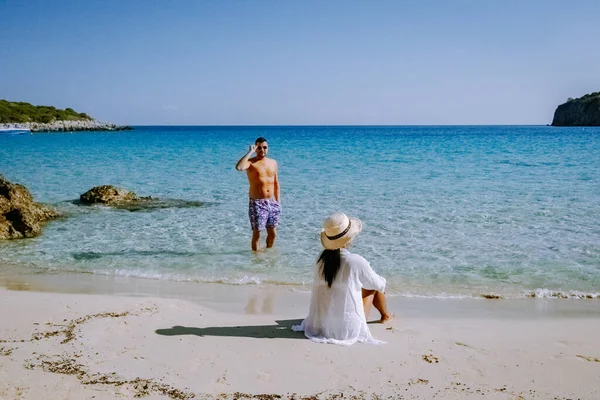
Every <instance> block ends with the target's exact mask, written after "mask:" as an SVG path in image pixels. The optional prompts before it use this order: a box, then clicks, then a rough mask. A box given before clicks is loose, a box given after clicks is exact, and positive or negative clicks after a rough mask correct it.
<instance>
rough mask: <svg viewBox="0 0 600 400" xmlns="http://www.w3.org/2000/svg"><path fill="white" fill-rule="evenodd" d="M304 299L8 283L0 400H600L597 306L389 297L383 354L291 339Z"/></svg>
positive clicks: (121, 282) (266, 291)
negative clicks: (51, 398)
mask: <svg viewBox="0 0 600 400" xmlns="http://www.w3.org/2000/svg"><path fill="white" fill-rule="evenodd" d="M58 282H61V284H62V285H63V286H62V287H61V286H60V285H58ZM7 288H8V289H11V290H8V289H7ZM65 291H70V292H71V293H61V292H65ZM73 292H74V293H73ZM309 297H310V296H309V294H308V293H300V292H295V291H293V290H290V289H286V288H282V287H272V286H271V287H270V286H261V285H245V286H230V285H222V284H200V283H193V282H180V283H177V282H163V281H154V280H146V279H132V278H127V279H119V278H115V277H100V278H99V277H97V276H87V275H73V276H68V275H67V276H65V275H60V276H58V275H57V276H55V277H52V276H47V277H36V276H27V277H16V276H15V277H12V278H4V279H3V280H2V281H1V282H0V303H1V304H2V305H3V307H1V308H0V320H2V321H3V323H2V324H0V341H1V342H0V371H1V372H0V399H13V398H21V399H37V398H41V397H43V394H44V393H47V392H48V391H52V392H54V393H55V396H58V397H60V398H65V399H81V398H92V396H95V399H109V398H115V397H124V398H133V397H134V396H136V395H147V396H148V397H146V398H153V399H159V398H160V399H163V398H164V399H168V398H171V399H183V398H201V399H216V398H220V399H234V398H261V399H272V398H290V399H291V398H296V399H300V398H306V399H326V398H338V399H339V398H340V397H341V395H342V394H343V396H344V398H354V399H367V398H369V399H370V398H394V399H396V398H405V399H429V398H434V397H435V398H444V399H454V398H481V396H482V395H484V396H486V398H489V397H491V398H494V399H530V398H540V399H545V398H557V399H566V398H580V399H594V398H598V396H599V395H600V390H599V389H598V388H599V387H600V385H599V384H598V383H599V382H600V374H598V371H599V368H600V344H599V343H598V341H597V339H596V332H598V330H599V329H600V318H599V316H600V310H599V309H598V307H597V304H596V302H595V301H593V300H591V301H586V300H561V299H525V300H485V299H466V300H464V299H463V300H441V299H406V298H400V297H391V298H389V306H390V309H391V310H393V311H394V312H396V314H397V317H396V318H395V319H394V320H392V321H391V322H390V323H389V324H383V325H382V324H370V325H369V326H370V328H371V330H372V333H373V335H374V336H375V337H376V338H378V339H381V340H384V341H386V342H388V343H387V344H386V345H382V346H371V345H364V344H356V345H354V346H351V347H348V348H346V347H340V346H333V345H322V344H316V343H312V342H310V341H309V340H307V339H304V337H303V336H302V334H301V333H295V332H292V331H291V330H290V329H289V327H290V326H291V325H292V324H295V323H297V322H299V320H300V319H302V318H303V317H304V316H305V313H306V312H307V309H308V302H309ZM371 317H372V318H371V319H375V317H376V316H374V315H372V316H371ZM261 396H262V397H261Z"/></svg>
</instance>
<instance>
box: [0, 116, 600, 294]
mask: <svg viewBox="0 0 600 400" xmlns="http://www.w3.org/2000/svg"><path fill="white" fill-rule="evenodd" d="M258 136H264V137H265V138H267V140H268V142H269V146H270V150H269V156H270V157H273V158H275V159H276V160H277V161H278V163H279V169H280V171H279V177H280V182H281V188H282V189H281V196H282V205H283V219H282V224H281V226H280V228H279V236H278V238H277V241H276V245H275V248H274V249H271V250H269V251H265V252H260V253H253V252H251V251H250V237H251V231H250V225H249V222H248V215H247V213H248V209H247V207H248V200H247V196H248V194H247V193H248V183H247V179H246V176H245V173H241V172H238V171H236V170H235V168H234V166H235V164H236V162H237V160H238V159H239V158H240V157H241V156H242V155H244V153H245V152H246V150H247V148H248V146H249V145H250V144H252V143H253V142H254V140H255V139H256V138H257V137H258ZM0 173H1V174H3V175H4V176H5V177H6V178H7V179H8V180H10V181H12V182H15V183H21V184H23V185H25V186H26V187H27V188H28V189H29V190H30V191H31V193H32V195H33V196H34V198H35V199H36V201H40V202H44V203H49V204H50V205H52V206H54V207H55V208H57V209H58V210H60V211H61V212H63V213H64V214H65V215H66V216H67V217H66V218H64V219H61V220H57V221H54V222H51V223H49V224H48V225H46V227H45V229H44V232H43V234H42V235H41V236H39V237H37V238H33V239H26V240H15V241H3V242H0V265H4V266H3V267H0V275H2V274H4V275H6V274H14V273H19V274H25V275H28V274H64V273H75V274H78V273H88V274H89V273H92V274H98V275H109V276H131V277H143V278H150V279H160V280H173V281H198V282H218V283H223V284H236V285H242V284H260V285H264V284H277V285H289V287H290V288H291V289H296V290H308V288H309V286H308V284H309V283H310V280H311V273H312V264H313V262H314V261H315V259H316V257H317V256H318V254H319V252H320V248H321V247H320V242H319V239H318V237H319V231H320V227H321V224H322V221H323V220H324V218H325V217H326V216H327V215H328V214H329V213H331V212H334V211H343V212H346V213H347V214H349V215H351V216H355V217H358V218H360V219H361V220H362V221H363V224H364V230H363V232H362V233H361V235H360V236H359V237H358V239H357V240H356V242H355V244H354V247H353V249H352V251H355V252H358V253H360V254H362V255H363V256H365V257H366V258H367V259H368V260H369V261H370V262H371V265H372V266H373V268H374V269H375V270H376V271H378V272H379V273H380V274H382V275H384V276H385V277H386V278H387V279H388V282H389V288H388V292H390V293H391V294H396V295H402V296H423V297H443V298H454V297H479V296H480V295H482V294H497V295H502V296H504V297H507V298H524V297H527V296H531V295H532V294H536V295H537V296H542V297H550V296H568V297H572V298H579V297H583V298H585V297H586V296H587V297H591V298H596V299H598V298H599V297H598V293H599V292H600V128H555V127H547V126H422V127H420V126H400V127H392V126H385V127H367V126H360V127H356V126H339V127H330V126H327V127H275V126H273V127H136V129H135V130H134V131H125V132H80V133H64V134H63V133H60V134H57V133H47V134H45V133H39V134H33V135H28V136H4V137H3V136H0ZM103 184H112V185H116V186H121V187H124V188H126V189H129V190H132V191H135V192H136V193H137V194H138V195H140V196H152V197H157V198H160V199H181V200H191V201H199V202H202V203H203V205H202V206H200V207H187V208H185V207H184V208H177V207H171V208H164V209H154V210H145V211H144V210H141V211H134V212H132V211H126V210H115V209H111V208H106V207H102V206H93V207H87V206H78V205H76V204H74V203H73V201H74V200H76V199H78V198H79V195H80V194H82V193H84V192H85V191H87V190H89V189H90V188H92V187H94V186H98V185H103Z"/></svg>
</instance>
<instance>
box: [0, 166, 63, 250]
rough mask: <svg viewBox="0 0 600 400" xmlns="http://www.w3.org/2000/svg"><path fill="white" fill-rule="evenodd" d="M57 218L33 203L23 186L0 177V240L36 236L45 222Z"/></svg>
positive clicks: (49, 211)
mask: <svg viewBox="0 0 600 400" xmlns="http://www.w3.org/2000/svg"><path fill="white" fill-rule="evenodd" d="M57 217H59V214H58V213H57V212H56V211H55V210H53V209H51V208H49V207H46V206H44V205H41V204H38V203H35V202H34V201H33V198H32V197H31V194H30V193H29V190H27V188H25V186H22V185H19V184H17V183H10V182H9V181H7V180H6V179H4V177H3V176H2V175H0V239H20V238H27V237H34V236H37V235H39V234H40V233H41V232H42V224H43V223H44V222H45V221H48V220H50V219H54V218H57Z"/></svg>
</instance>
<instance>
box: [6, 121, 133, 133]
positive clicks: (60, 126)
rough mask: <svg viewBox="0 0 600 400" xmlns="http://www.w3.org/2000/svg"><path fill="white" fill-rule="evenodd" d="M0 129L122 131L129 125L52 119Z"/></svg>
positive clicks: (9, 125)
mask: <svg viewBox="0 0 600 400" xmlns="http://www.w3.org/2000/svg"><path fill="white" fill-rule="evenodd" d="M0 129H27V130H29V131H31V132H76V131H124V130H132V129H133V128H132V127H131V126H119V125H115V124H111V123H109V122H100V121H96V120H93V119H92V120H75V121H54V122H50V123H47V124H46V123H41V122H25V123H16V122H15V123H8V124H0Z"/></svg>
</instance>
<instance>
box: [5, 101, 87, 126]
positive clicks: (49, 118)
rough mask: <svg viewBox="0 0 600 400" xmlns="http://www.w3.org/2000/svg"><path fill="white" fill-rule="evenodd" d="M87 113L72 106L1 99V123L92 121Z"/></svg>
mask: <svg viewBox="0 0 600 400" xmlns="http://www.w3.org/2000/svg"><path fill="white" fill-rule="evenodd" d="M91 120H92V118H91V117H90V116H89V115H87V114H86V113H78V112H76V111H75V110H73V109H72V108H67V109H65V110H61V109H59V108H56V107H52V106H34V105H32V104H29V103H24V102H13V101H7V100H0V124H10V123H25V122H40V123H43V124H49V123H52V122H55V121H91Z"/></svg>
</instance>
